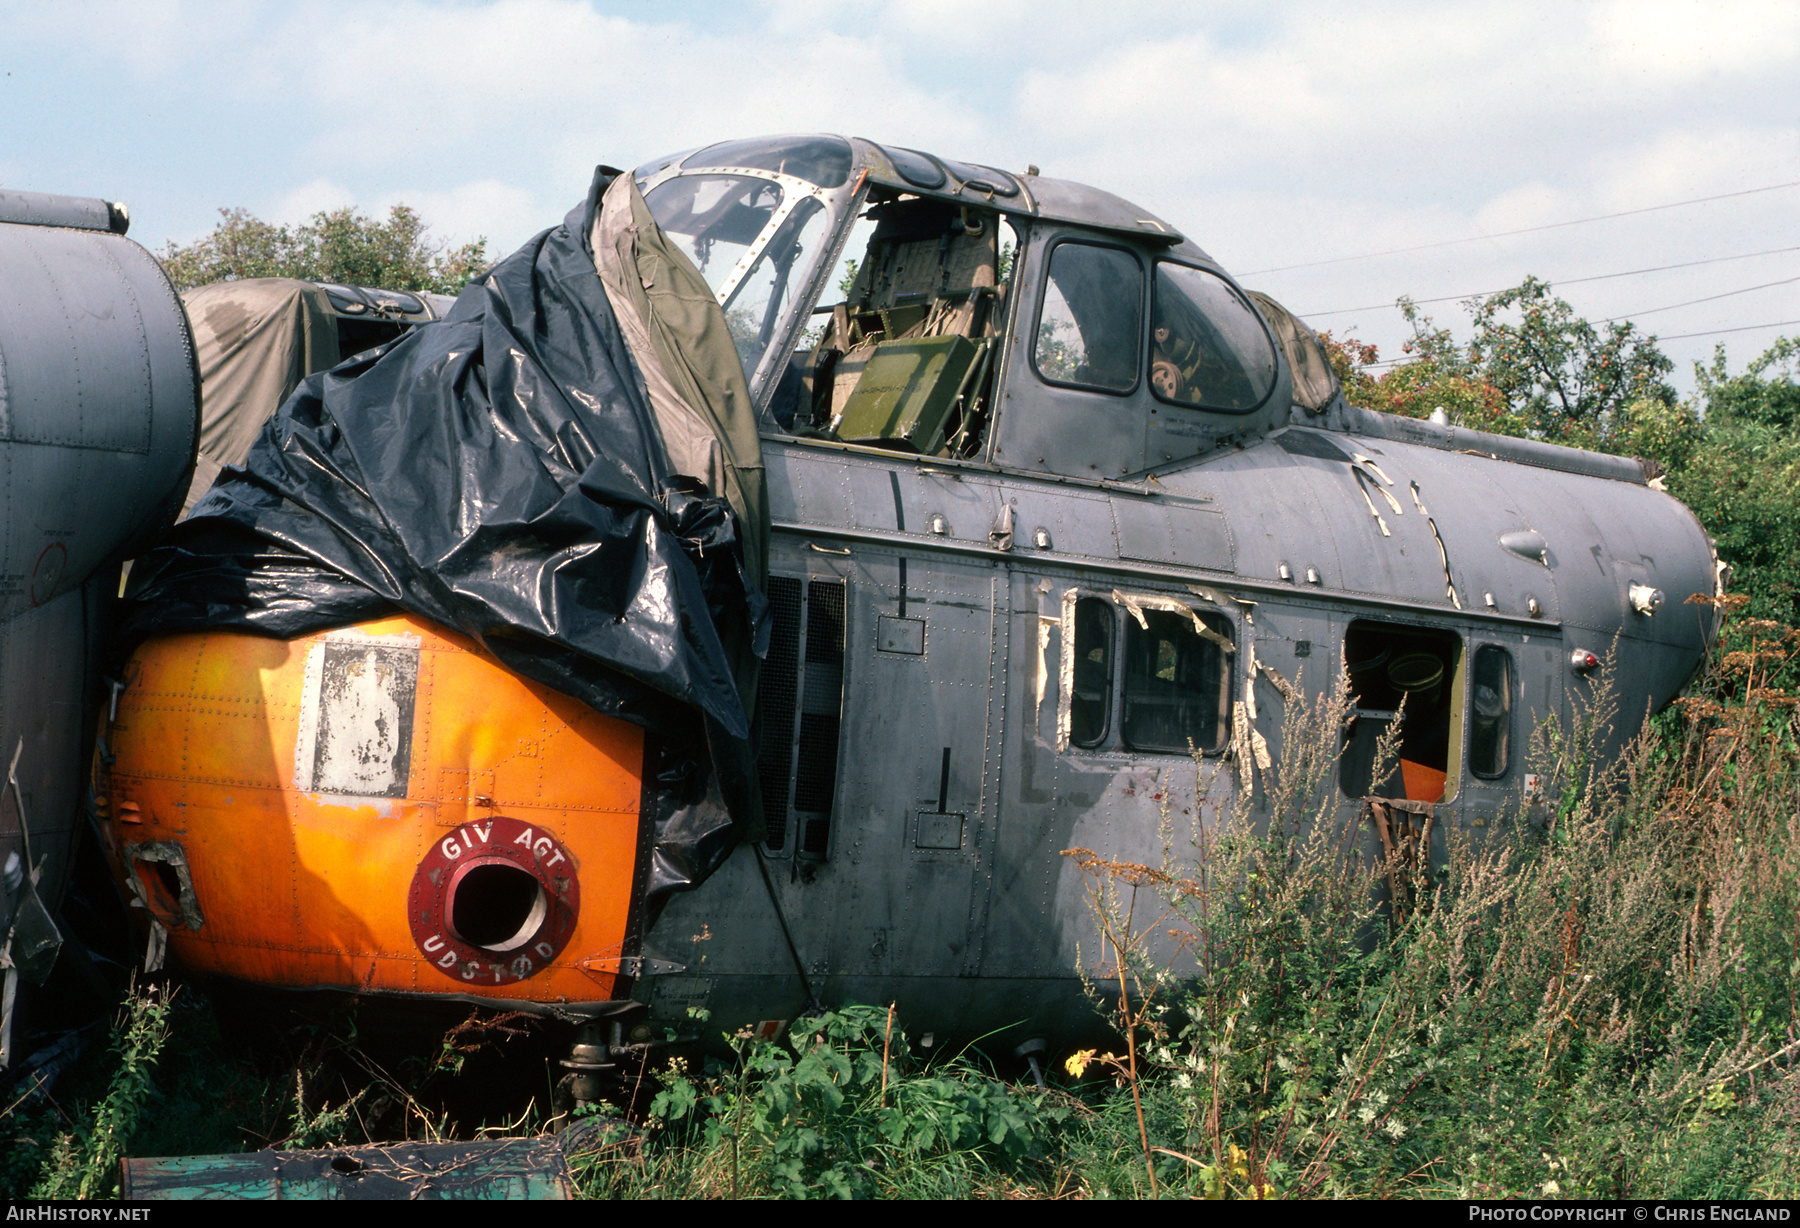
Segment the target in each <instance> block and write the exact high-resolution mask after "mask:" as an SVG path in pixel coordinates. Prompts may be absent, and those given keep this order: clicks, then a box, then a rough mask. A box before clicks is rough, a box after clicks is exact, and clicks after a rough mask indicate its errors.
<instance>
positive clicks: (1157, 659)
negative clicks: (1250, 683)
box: [1077, 609, 1232, 754]
mask: <svg viewBox="0 0 1800 1228" xmlns="http://www.w3.org/2000/svg"><path fill="white" fill-rule="evenodd" d="M1131 614H1132V616H1131V617H1130V618H1128V619H1126V622H1125V688H1124V712H1123V719H1122V720H1121V722H1120V734H1121V736H1122V737H1123V738H1124V740H1125V745H1127V746H1129V747H1130V748H1131V749H1133V750H1150V751H1173V752H1177V753H1181V754H1186V753H1188V752H1189V751H1190V750H1201V751H1207V752H1212V751H1217V750H1222V749H1223V748H1224V746H1225V740H1226V736H1227V734H1228V733H1229V731H1230V728H1231V667H1230V663H1229V662H1228V661H1227V660H1226V648H1225V645H1227V644H1229V643H1231V637H1232V627H1231V623H1230V621H1229V620H1228V619H1226V618H1224V617H1223V616H1221V615H1218V614H1209V613H1196V612H1190V611H1186V610H1182V611H1174V610H1142V611H1139V610H1135V609H1134V610H1133V611H1132V612H1131ZM1077 668H1078V669H1079V664H1078V666H1077Z"/></svg>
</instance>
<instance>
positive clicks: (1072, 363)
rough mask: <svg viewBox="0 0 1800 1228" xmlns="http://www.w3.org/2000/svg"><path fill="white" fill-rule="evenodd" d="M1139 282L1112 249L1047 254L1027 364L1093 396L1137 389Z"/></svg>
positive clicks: (1127, 256) (1075, 247)
mask: <svg viewBox="0 0 1800 1228" xmlns="http://www.w3.org/2000/svg"><path fill="white" fill-rule="evenodd" d="M1143 287H1144V275H1143V272H1142V271H1141V269H1140V268H1139V267H1138V262H1137V258H1136V257H1135V256H1133V255H1132V254H1131V253H1130V252H1127V251H1123V250H1121V249H1119V248H1116V247H1099V246H1096V245H1094V244H1091V243H1058V244H1057V245H1056V246H1055V247H1054V248H1052V249H1051V250H1050V271H1049V274H1048V275H1047V276H1046V277H1045V279H1044V293H1043V302H1042V303H1041V304H1040V306H1039V308H1038V322H1037V345H1036V348H1035V349H1034V351H1033V361H1034V362H1035V363H1036V364H1037V370H1038V374H1039V375H1041V376H1043V377H1044V379H1046V380H1048V381H1049V382H1050V383H1053V384H1068V385H1070V386H1072V387H1076V388H1091V389H1094V390H1096V391H1100V392H1130V391H1131V390H1132V389H1133V388H1135V387H1137V371H1138V342H1139V338H1140V337H1141V335H1142V331H1143V322H1142V321H1143V299H1144V288H1143Z"/></svg>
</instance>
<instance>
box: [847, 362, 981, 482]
mask: <svg viewBox="0 0 1800 1228" xmlns="http://www.w3.org/2000/svg"><path fill="white" fill-rule="evenodd" d="M980 353H981V346H980V345H979V344H977V343H976V342H974V341H971V340H969V339H968V338H967V337H954V336H952V337H919V338H915V339H912V340H908V341H884V342H882V343H881V344H880V345H877V346H876V347H875V352H874V353H873V354H872V355H870V357H869V362H868V365H867V366H866V367H864V368H863V373H862V378H861V379H860V380H858V381H857V383H856V391H854V392H852V393H851V394H850V396H849V399H848V400H846V401H845V402H844V411H843V413H842V415H840V417H839V418H838V421H837V423H836V434H837V437H838V438H839V439H842V440H844V441H845V442H846V443H866V444H874V445H876V446H878V447H890V448H891V447H906V448H910V449H912V450H913V451H916V452H919V453H922V454H924V455H927V456H929V455H931V454H932V453H934V452H936V451H937V450H938V449H939V448H941V447H943V446H944V431H945V428H946V427H947V426H948V425H949V424H950V417H951V414H952V413H953V412H954V411H955V410H956V408H957V399H958V394H959V393H961V392H962V391H963V384H964V382H965V381H966V380H967V378H968V375H969V372H970V370H971V369H972V368H973V367H974V365H975V360H976V358H977V357H979V355H980Z"/></svg>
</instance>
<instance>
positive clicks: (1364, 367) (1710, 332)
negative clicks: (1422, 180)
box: [1357, 320, 1800, 371]
mask: <svg viewBox="0 0 1800 1228" xmlns="http://www.w3.org/2000/svg"><path fill="white" fill-rule="evenodd" d="M1796 324H1800V320H1771V321H1769V322H1768V323H1767V324H1740V325H1738V326H1736V327H1735V328H1708V329H1703V330H1702V331H1700V332H1697V333H1675V334H1673V335H1671V336H1667V337H1663V336H1659V337H1657V338H1656V340H1658V341H1691V340H1692V339H1693V338H1695V337H1713V336H1717V335H1719V334H1721V333H1753V332H1755V331H1756V330H1757V329H1759V328H1791V327H1793V326H1794V325H1796ZM1415 359H1416V356H1415V355H1411V354H1409V355H1407V356H1406V357H1405V358H1383V359H1381V360H1379V361H1377V362H1370V363H1362V364H1359V365H1358V367H1357V370H1359V371H1372V370H1374V369H1375V368H1376V367H1398V366H1400V365H1401V364H1402V363H1409V362H1413V361H1415Z"/></svg>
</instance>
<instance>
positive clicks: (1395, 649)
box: [1339, 619, 1463, 802]
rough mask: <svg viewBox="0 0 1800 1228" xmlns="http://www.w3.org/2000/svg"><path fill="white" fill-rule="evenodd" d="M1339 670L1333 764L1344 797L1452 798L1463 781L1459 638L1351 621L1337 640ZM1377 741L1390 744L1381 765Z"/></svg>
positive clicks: (1449, 633)
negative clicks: (1345, 704) (1345, 678)
mask: <svg viewBox="0 0 1800 1228" xmlns="http://www.w3.org/2000/svg"><path fill="white" fill-rule="evenodd" d="M1344 667H1345V670H1346V672H1347V673H1348V674H1349V676H1350V708H1351V711H1350V718H1351V719H1350V722H1349V725H1348V727H1347V728H1346V730H1345V733H1344V751H1343V758H1342V760H1341V762H1340V765H1339V772H1340V777H1339V779H1340V783H1341V785H1342V787H1343V790H1344V792H1345V793H1346V794H1348V795H1350V796H1351V797H1383V798H1399V799H1405V800H1408V801H1415V802H1446V801H1449V800H1450V799H1451V798H1453V797H1455V796H1456V789H1457V784H1458V782H1459V780H1460V778H1461V775H1462V763H1461V754H1460V747H1461V745H1462V724H1463V701H1462V696H1463V646H1462V637H1461V636H1459V635H1458V634H1457V633H1456V632H1454V631H1450V630H1445V629H1442V628H1433V627H1418V626H1410V625H1407V624H1404V623H1390V622H1380V621H1376V620H1374V619H1357V620H1355V621H1354V622H1352V623H1351V624H1350V626H1349V629H1348V630H1347V631H1346V632H1345V635H1344ZM1396 725H1397V726H1398V732H1397V733H1396V734H1392V735H1391V736H1390V731H1391V730H1393V729H1394V728H1395V727H1396ZM1384 740H1391V744H1392V754H1391V755H1390V756H1388V759H1387V762H1382V761H1381V760H1382V755H1381V750H1382V743H1383V741H1384Z"/></svg>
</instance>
